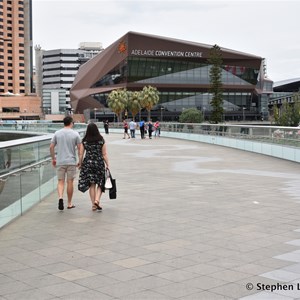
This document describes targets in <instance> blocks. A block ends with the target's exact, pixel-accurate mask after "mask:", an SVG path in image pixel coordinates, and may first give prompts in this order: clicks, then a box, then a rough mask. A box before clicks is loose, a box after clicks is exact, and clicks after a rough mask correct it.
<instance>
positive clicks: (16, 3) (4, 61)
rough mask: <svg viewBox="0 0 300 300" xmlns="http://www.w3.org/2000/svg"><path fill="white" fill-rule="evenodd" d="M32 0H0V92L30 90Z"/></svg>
mask: <svg viewBox="0 0 300 300" xmlns="http://www.w3.org/2000/svg"><path fill="white" fill-rule="evenodd" d="M31 12H32V0H0V93H12V94H21V95H28V94H30V93H31V92H32V13H31Z"/></svg>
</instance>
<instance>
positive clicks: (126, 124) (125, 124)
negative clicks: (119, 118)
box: [123, 120, 130, 139]
mask: <svg viewBox="0 0 300 300" xmlns="http://www.w3.org/2000/svg"><path fill="white" fill-rule="evenodd" d="M123 128H124V137H123V139H126V136H127V138H129V139H130V136H129V134H128V123H127V122H126V120H123Z"/></svg>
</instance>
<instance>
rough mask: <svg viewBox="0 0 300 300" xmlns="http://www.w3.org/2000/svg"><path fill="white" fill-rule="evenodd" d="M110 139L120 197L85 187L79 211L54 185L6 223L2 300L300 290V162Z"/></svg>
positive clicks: (0, 252)
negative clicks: (95, 200)
mask: <svg viewBox="0 0 300 300" xmlns="http://www.w3.org/2000/svg"><path fill="white" fill-rule="evenodd" d="M105 138H106V141H107V145H108V151H109V157H110V161H111V171H112V175H113V176H114V177H116V179H117V186H118V199H116V200H109V199H108V195H107V193H106V194H105V195H104V197H103V201H102V205H103V211H102V212H92V210H91V204H90V201H89V195H88V193H85V194H82V193H80V192H78V191H77V188H76V189H75V195H74V204H75V205H76V208H75V209H72V210H67V209H65V210H64V211H62V212H61V211H58V210H57V196H56V194H53V195H51V196H50V197H48V198H47V199H45V200H44V201H43V202H41V203H39V204H38V205H36V206H35V207H34V208H33V209H32V210H30V211H29V212H28V213H26V214H25V215H24V216H22V217H21V218H19V219H17V220H16V221H14V222H13V223H11V224H9V225H7V226H6V227H4V228H3V229H2V230H1V231H0V299H1V300H3V299H9V300H11V299H29V300H31V299H38V300H42V299H72V300H74V299H84V300H87V299H93V300H94V299H100V300H109V299H122V300H131V299H132V300H133V299H135V300H142V299H151V300H159V299H163V300H169V299H185V300H190V299H193V300H198V299H205V300H206V299H248V300H249V299H286V300H287V299H297V298H299V299H300V287H299V286H300V202H299V200H300V192H299V191H300V184H299V164H295V163H292V162H288V161H284V160H279V159H275V158H272V157H266V156H261V155H256V154H253V153H248V152H242V151H238V150H234V149H230V148H224V147H218V146H214V145H208V144H201V143H197V142H190V141H183V140H176V139H166V138H163V137H161V138H157V139H154V138H153V139H152V140H149V139H145V140H141V139H140V138H137V139H130V140H129V139H126V140H124V139H122V135H121V134H111V135H108V136H105ZM76 186H77V182H76ZM65 206H66V201H65ZM297 283H298V284H299V286H297ZM271 289H273V291H271Z"/></svg>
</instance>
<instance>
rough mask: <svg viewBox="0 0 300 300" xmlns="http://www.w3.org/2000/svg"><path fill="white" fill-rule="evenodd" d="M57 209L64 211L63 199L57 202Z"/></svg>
mask: <svg viewBox="0 0 300 300" xmlns="http://www.w3.org/2000/svg"><path fill="white" fill-rule="evenodd" d="M58 209H59V210H64V200H63V199H59V200H58Z"/></svg>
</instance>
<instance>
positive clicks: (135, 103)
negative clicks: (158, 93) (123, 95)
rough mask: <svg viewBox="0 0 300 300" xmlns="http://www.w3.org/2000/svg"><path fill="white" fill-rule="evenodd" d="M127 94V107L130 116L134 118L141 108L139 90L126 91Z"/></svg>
mask: <svg viewBox="0 0 300 300" xmlns="http://www.w3.org/2000/svg"><path fill="white" fill-rule="evenodd" d="M127 94H128V103H127V108H128V110H129V111H130V112H131V114H132V118H133V119H134V118H135V116H136V115H137V114H138V112H139V111H140V109H141V92H138V91H135V92H131V91H128V92H127Z"/></svg>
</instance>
